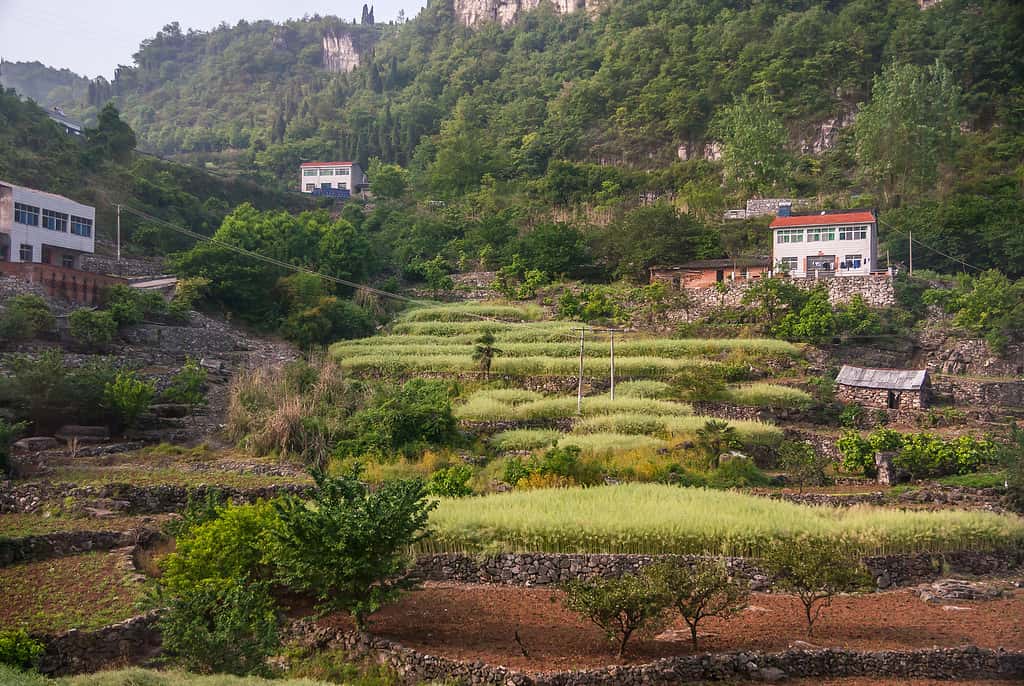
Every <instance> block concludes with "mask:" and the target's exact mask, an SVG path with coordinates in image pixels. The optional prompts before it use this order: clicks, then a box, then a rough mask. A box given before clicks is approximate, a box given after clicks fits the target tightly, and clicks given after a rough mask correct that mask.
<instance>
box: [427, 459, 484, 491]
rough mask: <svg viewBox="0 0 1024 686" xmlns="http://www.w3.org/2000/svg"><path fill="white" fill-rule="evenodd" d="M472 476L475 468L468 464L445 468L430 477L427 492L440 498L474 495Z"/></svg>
mask: <svg viewBox="0 0 1024 686" xmlns="http://www.w3.org/2000/svg"><path fill="white" fill-rule="evenodd" d="M472 476H473V468H472V467H470V466H469V465H467V464H456V465H452V466H450V467H443V468H441V469H438V470H437V471H436V472H434V473H433V474H431V475H430V481H429V482H427V492H428V493H430V495H434V496H437V497H439V498H461V497H463V496H467V495H472V493H473V488H472V487H471V486H470V485H469V480H470V479H471V478H472Z"/></svg>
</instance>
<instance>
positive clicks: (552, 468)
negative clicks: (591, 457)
mask: <svg viewBox="0 0 1024 686" xmlns="http://www.w3.org/2000/svg"><path fill="white" fill-rule="evenodd" d="M580 452H581V451H580V448H579V447H578V446H575V445H564V446H558V447H555V448H550V449H549V450H547V451H545V452H544V454H543V455H540V456H537V455H533V456H531V457H530V458H529V459H528V460H527V461H525V462H524V461H523V460H519V459H515V458H514V459H511V460H508V461H507V462H506V463H505V471H504V475H503V479H504V481H505V482H506V483H508V484H509V485H511V486H516V487H522V488H537V487H541V486H542V485H545V484H546V485H550V486H571V485H576V484H582V485H590V484H596V483H600V481H601V476H602V471H601V465H600V464H598V463H595V462H588V461H585V460H582V459H580Z"/></svg>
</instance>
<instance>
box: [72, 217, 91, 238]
mask: <svg viewBox="0 0 1024 686" xmlns="http://www.w3.org/2000/svg"><path fill="white" fill-rule="evenodd" d="M71 233H73V234H75V235H76V236H83V237H85V238H89V237H90V236H92V220H91V219H86V218H85V217H76V216H75V215H71Z"/></svg>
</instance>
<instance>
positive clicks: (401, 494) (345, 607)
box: [269, 465, 436, 630]
mask: <svg viewBox="0 0 1024 686" xmlns="http://www.w3.org/2000/svg"><path fill="white" fill-rule="evenodd" d="M314 477H315V479H316V490H315V491H314V492H313V496H312V503H311V504H307V503H305V502H303V501H301V500H299V499H298V498H295V497H288V498H285V499H283V500H280V501H275V503H274V508H275V510H276V511H277V515H278V517H279V518H280V523H279V525H277V526H275V527H274V528H273V529H272V530H271V536H270V541H269V543H270V545H269V550H270V558H271V559H273V560H274V564H275V565H276V567H277V580H278V581H280V582H282V583H283V584H285V585H286V586H288V587H289V588H292V589H294V590H297V591H304V592H308V593H311V594H313V595H314V596H315V597H316V599H317V601H318V602H319V603H320V605H321V607H322V608H324V609H331V610H341V611H344V612H348V613H349V614H350V615H351V616H352V618H353V620H354V621H355V624H356V627H357V628H358V629H360V630H361V629H363V628H364V626H365V621H366V616H367V615H369V614H372V613H373V612H376V611H377V610H378V609H380V607H381V606H383V605H384V604H385V603H388V602H391V601H393V600H394V599H395V598H396V597H397V596H398V594H399V593H400V592H401V591H402V590H404V589H406V588H408V587H409V586H410V585H411V583H412V582H411V581H410V580H409V579H408V578H407V577H405V576H404V572H405V571H406V569H407V567H408V565H409V562H410V561H409V559H408V557H407V555H406V552H407V550H408V549H409V546H411V545H413V544H414V543H416V542H417V541H419V540H420V539H422V538H423V537H424V536H425V535H426V534H425V533H424V529H425V527H426V525H427V517H428V515H429V513H430V511H431V510H432V509H433V508H434V507H435V506H436V503H431V502H429V501H428V500H427V488H426V484H424V483H423V482H422V481H421V480H419V479H410V480H396V481H388V482H385V483H384V484H382V485H381V486H380V487H379V488H377V489H375V490H372V491H371V490H370V489H369V488H368V487H367V485H366V484H364V483H362V482H361V481H360V479H359V477H360V468H359V466H358V465H356V466H355V467H353V468H352V469H351V471H350V472H348V473H346V474H343V475H342V476H339V477H334V478H331V477H326V476H324V475H322V474H319V473H317V474H314Z"/></svg>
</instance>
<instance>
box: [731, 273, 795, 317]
mask: <svg viewBox="0 0 1024 686" xmlns="http://www.w3.org/2000/svg"><path fill="white" fill-rule="evenodd" d="M806 300H807V292H806V291H804V290H803V289H801V288H800V287H799V286H797V285H796V284H794V283H793V282H792V281H789V280H786V279H779V278H775V277H772V278H767V279H760V280H759V281H758V282H757V283H755V284H754V285H753V286H751V287H750V288H748V289H747V290H746V292H744V294H743V298H742V303H743V304H744V305H754V306H755V307H756V313H757V314H758V316H759V317H760V318H762V319H763V320H764V321H765V323H766V324H767V326H768V329H769V330H771V329H773V328H774V327H775V325H776V324H777V323H778V321H779V319H780V318H781V317H782V316H783V314H785V313H786V312H795V311H798V310H800V308H802V307H803V305H804V302H806Z"/></svg>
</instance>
